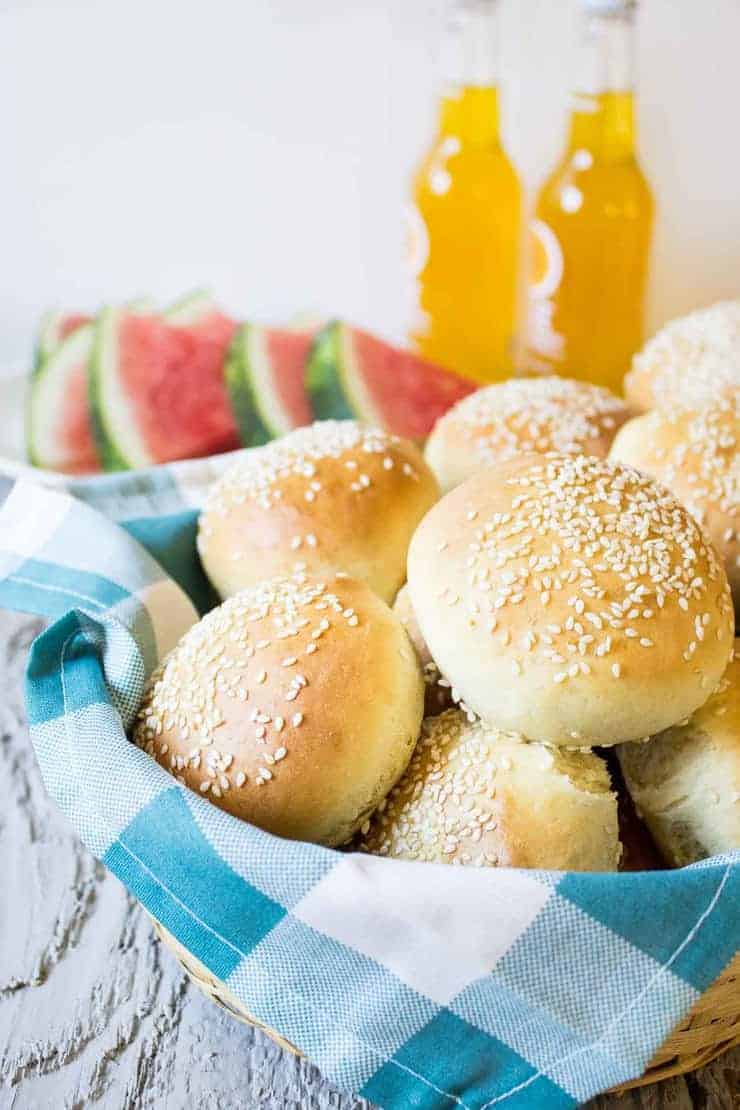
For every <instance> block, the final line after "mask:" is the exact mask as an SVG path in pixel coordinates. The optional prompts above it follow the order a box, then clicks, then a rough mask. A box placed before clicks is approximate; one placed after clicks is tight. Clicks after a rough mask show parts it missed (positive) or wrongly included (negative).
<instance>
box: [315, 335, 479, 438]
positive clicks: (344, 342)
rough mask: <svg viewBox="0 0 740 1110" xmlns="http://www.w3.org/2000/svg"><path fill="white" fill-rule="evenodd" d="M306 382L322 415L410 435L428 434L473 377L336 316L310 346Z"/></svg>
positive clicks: (466, 390)
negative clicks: (343, 321) (380, 337)
mask: <svg viewBox="0 0 740 1110" xmlns="http://www.w3.org/2000/svg"><path fill="white" fill-rule="evenodd" d="M306 385H307V388H308V394H309V399H310V402H311V407H312V409H313V413H314V416H315V417H316V418H317V419H318V420H329V419H346V418H348V417H355V418H356V419H359V420H363V421H365V422H367V423H368V424H374V425H376V426H378V427H381V428H385V429H386V431H389V432H394V433H395V434H396V435H402V436H407V437H408V438H409V439H424V438H425V437H426V436H428V435H429V433H430V432H431V430H432V428H433V427H434V425H435V423H436V422H437V420H438V419H439V417H440V416H442V414H443V413H445V412H447V410H448V409H449V408H450V407H451V406H452V405H454V404H455V402H456V401H459V400H460V399H461V398H463V397H466V396H467V395H468V394H469V393H472V392H473V391H474V390H475V389H477V388H478V386H477V385H476V384H475V382H470V381H467V380H466V379H465V378H460V377H458V376H457V374H453V373H451V372H450V371H449V370H443V369H441V367H439V366H436V365H435V364H434V363H431V362H426V361H425V360H424V359H421V358H418V357H417V356H416V355H414V354H412V353H411V352H410V351H404V350H401V349H399V348H398V347H393V346H392V345H391V344H390V343H385V342H384V341H383V340H382V339H378V338H377V337H376V336H374V335H370V334H369V333H368V332H365V331H360V330H359V329H358V328H352V327H350V326H349V325H348V324H343V323H340V322H338V321H334V322H333V323H331V324H328V325H327V327H325V328H324V330H323V331H322V332H321V333H320V335H319V336H318V338H317V339H316V341H315V343H314V346H313V350H312V351H311V354H310V357H309V360H308V366H307V371H306Z"/></svg>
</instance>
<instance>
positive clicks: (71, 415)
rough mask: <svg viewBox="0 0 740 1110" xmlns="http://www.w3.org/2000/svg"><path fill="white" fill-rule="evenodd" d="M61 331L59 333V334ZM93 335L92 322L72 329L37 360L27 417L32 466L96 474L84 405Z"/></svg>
mask: <svg viewBox="0 0 740 1110" xmlns="http://www.w3.org/2000/svg"><path fill="white" fill-rule="evenodd" d="M62 332H63V329H62V328H59V329H58V335H59V336H61V335H62ZM93 335H94V328H93V325H92V324H91V323H82V324H78V325H77V326H76V327H71V328H69V329H68V334H67V337H66V338H62V339H61V340H60V341H59V342H58V343H57V345H56V347H55V348H53V347H51V346H50V347H49V351H50V352H51V353H49V354H48V355H47V356H46V357H45V358H44V360H43V361H41V362H40V363H39V362H38V360H37V365H36V369H35V371H34V375H33V379H32V382H31V392H30V395H29V402H28V411H27V418H26V441H27V448H28V457H29V459H30V460H31V462H32V463H33V464H34V465H35V466H41V467H44V468H45V469H49V470H61V471H63V472H64V473H66V474H88V473H91V472H94V471H96V470H100V460H99V457H98V451H97V447H96V444H95V439H94V437H93V434H92V428H91V425H90V414H89V407H88V400H87V364H88V361H89V358H90V353H91V351H92V347H93Z"/></svg>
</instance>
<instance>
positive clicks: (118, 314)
mask: <svg viewBox="0 0 740 1110" xmlns="http://www.w3.org/2000/svg"><path fill="white" fill-rule="evenodd" d="M125 311H126V310H124V309H120V308H110V307H109V308H104V309H103V311H102V312H101V313H100V315H99V316H98V319H97V322H96V325H95V337H94V342H93V349H92V355H91V357H90V362H89V369H88V388H89V392H90V412H91V415H92V425H93V435H94V436H95V442H96V444H97V447H98V453H99V455H100V461H101V464H102V466H103V469H104V470H130V469H134V468H136V467H140V466H149V465H151V464H152V463H153V462H154V459H153V458H152V456H151V454H150V452H149V451H148V449H147V447H146V444H145V443H144V441H143V439H142V437H141V436H140V435H139V432H138V424H137V420H136V415H135V413H134V411H133V409H132V407H131V405H130V404H129V400H128V397H127V396H126V394H125V393H124V392H123V390H122V389H121V380H120V376H119V373H118V362H119V342H118V332H119V328H120V325H121V320H122V318H123V315H124V312H125Z"/></svg>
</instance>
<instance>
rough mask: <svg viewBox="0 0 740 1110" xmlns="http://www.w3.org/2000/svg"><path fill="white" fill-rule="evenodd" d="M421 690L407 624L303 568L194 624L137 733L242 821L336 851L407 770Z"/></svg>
mask: <svg viewBox="0 0 740 1110" xmlns="http://www.w3.org/2000/svg"><path fill="white" fill-rule="evenodd" d="M423 696H424V683H423V680H422V676H421V672H420V668H419V664H418V661H417V659H416V656H415V653H414V650H413V647H412V645H411V643H410V642H409V639H408V636H407V634H406V632H405V630H404V628H403V626H402V625H401V623H400V621H398V619H397V618H396V617H395V616H394V615H393V613H392V612H391V611H390V610H389V609H388V607H387V606H386V605H385V604H384V603H383V602H382V601H381V600H380V599H379V598H378V597H376V596H375V594H373V593H372V591H371V590H370V588H369V587H368V586H367V585H366V584H365V583H362V582H358V581H356V580H354V579H351V578H348V577H346V576H337V577H333V578H332V579H331V580H329V581H327V582H326V584H324V583H322V582H321V581H320V580H318V579H317V578H316V577H310V576H307V575H297V576H295V577H293V578H291V579H286V578H278V579H273V580H271V581H269V582H265V583H262V584H261V585H260V586H258V587H255V588H254V589H252V590H248V591H244V592H243V593H241V594H238V595H237V596H235V597H233V598H231V599H230V600H229V601H227V602H225V603H224V604H223V605H221V606H220V607H219V608H218V609H215V610H213V611H212V612H211V613H209V614H208V615H207V616H206V617H204V618H203V620H202V621H200V622H199V624H197V625H196V626H195V627H194V628H192V629H191V630H190V632H188V634H187V635H186V636H185V637H184V638H183V640H182V641H181V642H180V644H179V645H178V647H177V648H175V650H174V651H173V652H172V653H171V654H170V655H169V656H168V657H167V659H166V660H165V661H164V663H163V664H162V665H161V666H160V668H159V670H158V671H157V672H156V673H155V675H154V676H153V677H152V679H151V681H150V684H149V688H148V690H147V694H146V697H145V700H144V704H143V706H142V709H141V711H140V713H139V719H138V725H137V727H136V730H135V734H134V740H135V742H136V743H137V744H138V745H139V746H140V747H142V748H144V750H145V751H147V752H149V754H150V755H152V756H153V757H154V758H155V759H156V760H157V762H159V763H160V764H161V765H162V766H164V767H166V768H167V769H168V770H170V771H171V772H172V773H173V774H175V775H176V777H177V778H178V780H180V781H181V782H183V783H185V784H186V785H187V786H189V787H190V788H191V789H192V790H194V791H196V792H199V793H200V794H201V795H203V796H205V797H207V798H208V799H209V800H210V801H212V802H214V803H215V804H216V805H218V806H219V807H220V808H222V809H224V810H226V811H227V812H229V813H232V814H234V815H235V816H236V817H240V818H243V819H244V820H246V821H249V822H250V823H252V824H255V825H258V826H259V827H260V828H263V829H266V830H267V831H268V832H272V833H276V834H277V835H279V836H284V837H290V838H295V839H300V840H313V841H316V842H318V843H322V844H330V845H334V844H340V843H343V842H344V841H346V840H347V839H348V838H349V837H350V836H351V835H352V834H353V832H354V831H355V828H356V827H357V826H358V824H359V823H360V822H361V821H362V820H363V818H364V816H365V815H366V814H367V813H368V812H371V811H372V809H374V808H375V806H376V805H377V804H378V802H379V801H380V799H381V798H383V797H384V796H385V794H386V793H387V792H388V790H389V789H390V788H391V786H392V785H393V784H394V783H395V782H396V780H397V779H398V777H399V775H401V774H402V772H403V770H404V769H405V767H406V764H407V763H408V760H409V758H410V756H411V752H412V750H413V747H414V744H415V743H416V739H417V737H418V734H419V726H420V723H421V719H422V712H423Z"/></svg>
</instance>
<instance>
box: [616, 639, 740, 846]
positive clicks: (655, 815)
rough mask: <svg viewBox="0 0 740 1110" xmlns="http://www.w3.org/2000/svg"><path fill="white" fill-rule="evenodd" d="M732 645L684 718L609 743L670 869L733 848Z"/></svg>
mask: <svg viewBox="0 0 740 1110" xmlns="http://www.w3.org/2000/svg"><path fill="white" fill-rule="evenodd" d="M739 648H740V641H736V650H735V659H734V661H733V662H732V663H731V664H730V666H729V668H728V669H727V672H726V674H725V676H724V678H723V679H722V682H721V683H720V686H719V689H718V690H717V691H716V693H715V694H713V695H712V697H711V698H710V699H709V701H708V702H707V703H706V704H705V705H704V706H702V708H701V709H699V710H697V712H696V713H694V715H693V717H691V719H690V720H689V721H688V722H687V723H683V724H680V725H676V726H674V727H673V728H669V729H667V730H666V731H665V732H662V733H660V735H659V736H655V737H653V739H652V740H651V741H650V743H649V744H624V745H622V746H621V747H619V748H618V749H617V754H618V756H619V761H620V763H621V765H622V772H623V774H624V778H625V782H626V783H627V787H628V789H629V791H630V793H631V794H632V798H633V800H634V802H635V805H636V807H637V810H638V812H639V813H640V814H641V816H642V818H643V820H644V821H645V822H646V824H647V826H648V828H649V829H650V831H651V833H652V834H653V838H654V839H655V841H656V843H657V844H658V846H659V848H660V850H661V851H662V853H663V855H664V856H665V858H666V859H667V860H668V862H669V863H671V864H673V865H674V866H675V867H683V866H684V865H685V864H688V863H694V862H695V861H696V860H699V859H704V858H705V857H706V856H714V855H717V854H718V853H719V852H729V851H732V850H733V849H737V848H740V654H738V649H739Z"/></svg>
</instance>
